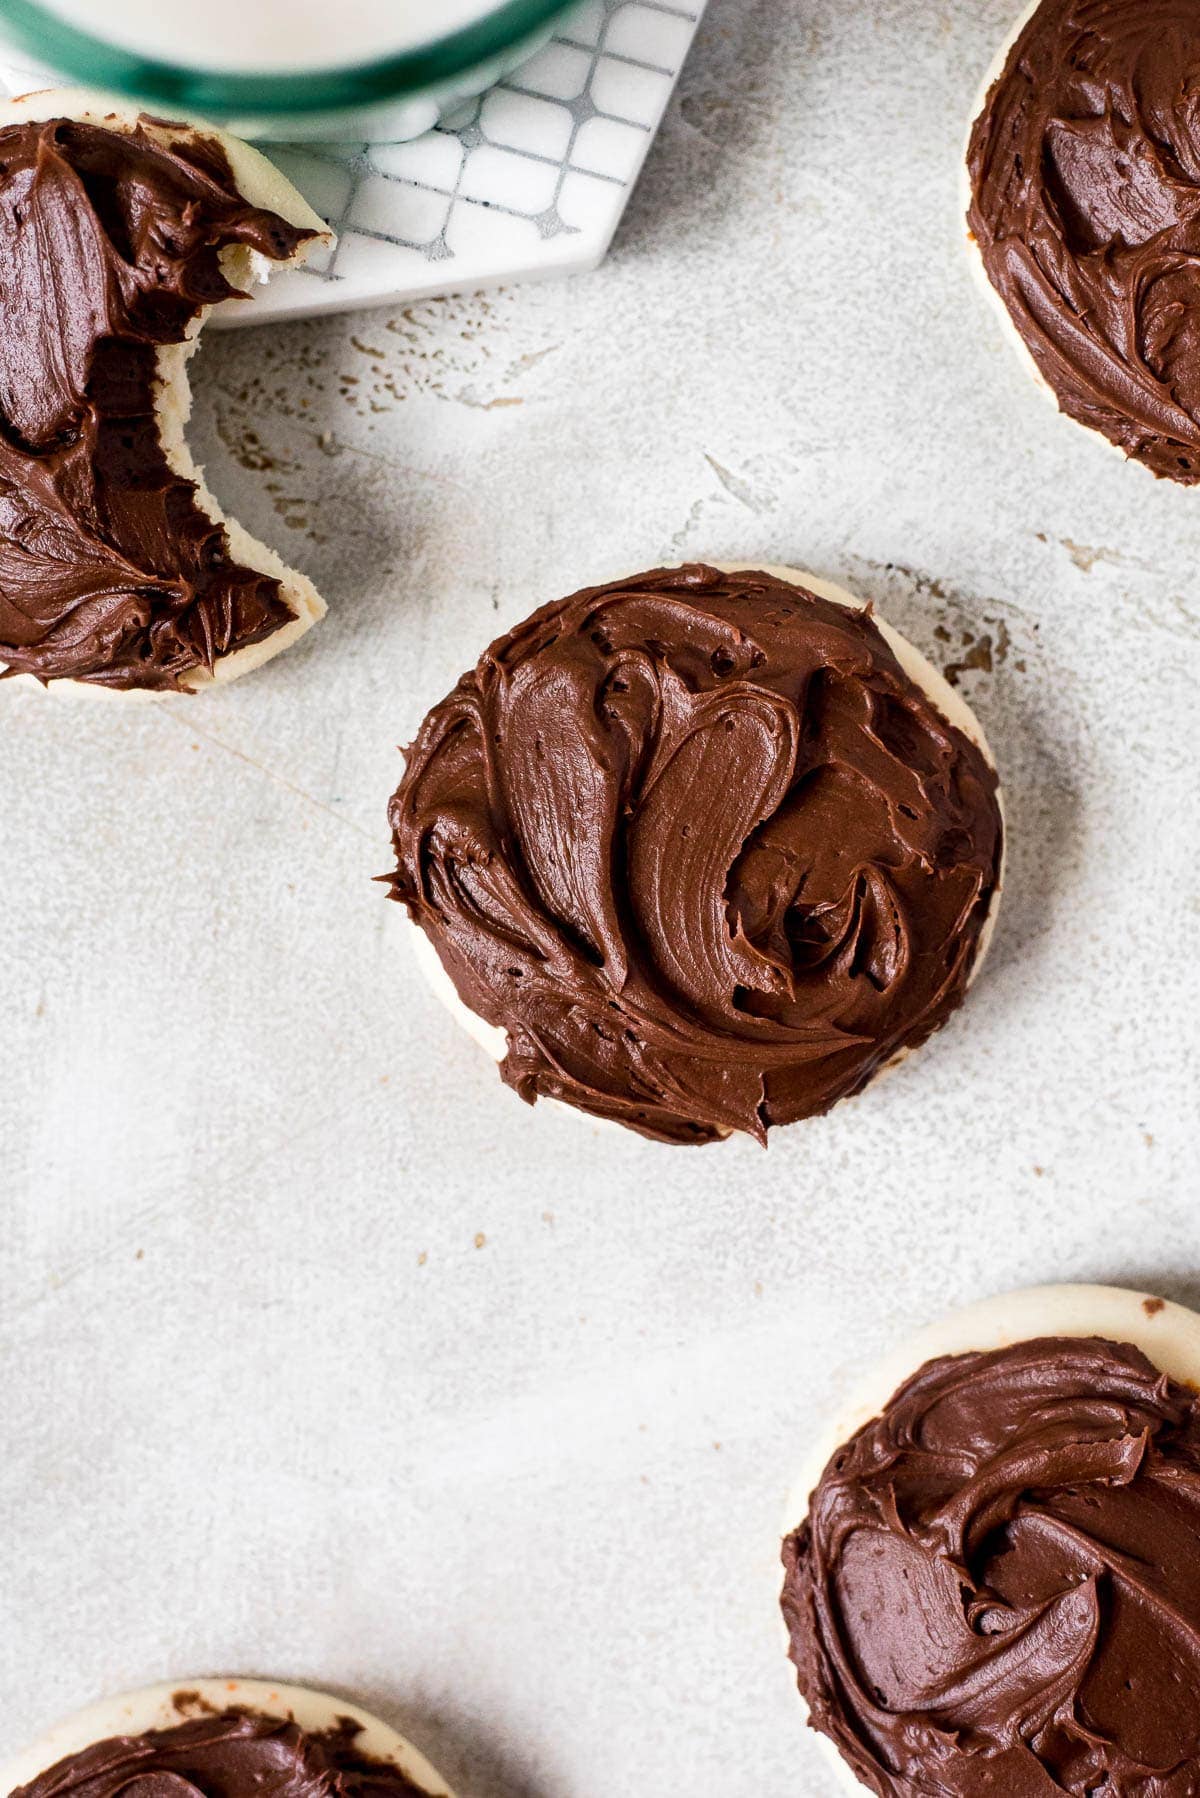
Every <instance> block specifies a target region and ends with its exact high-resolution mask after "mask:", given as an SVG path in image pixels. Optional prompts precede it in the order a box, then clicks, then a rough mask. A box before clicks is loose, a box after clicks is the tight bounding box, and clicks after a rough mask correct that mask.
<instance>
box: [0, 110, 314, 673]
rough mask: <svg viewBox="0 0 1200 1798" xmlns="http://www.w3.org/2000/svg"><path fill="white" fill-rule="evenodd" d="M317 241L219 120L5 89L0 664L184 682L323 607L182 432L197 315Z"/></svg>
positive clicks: (279, 179) (301, 623)
mask: <svg viewBox="0 0 1200 1798" xmlns="http://www.w3.org/2000/svg"><path fill="white" fill-rule="evenodd" d="M325 237H327V233H326V232H325V229H324V226H323V225H322V222H321V220H320V219H319V218H318V217H317V216H316V214H315V213H314V212H313V211H312V209H311V207H309V206H308V205H307V203H306V202H305V201H304V200H303V199H302V198H301V196H300V195H299V194H298V193H297V192H296V190H295V189H294V188H293V187H292V186H291V184H290V183H289V182H287V181H286V180H285V179H284V177H283V176H282V175H281V174H280V173H279V172H278V170H276V169H275V168H273V167H272V165H271V164H270V163H268V162H267V161H266V159H265V158H264V157H262V156H260V155H259V154H258V152H257V151H255V150H252V149H250V147H249V146H248V145H246V144H243V143H240V142H239V141H238V140H237V139H235V138H231V137H229V136H227V135H225V134H224V133H220V132H217V131H215V130H212V129H210V128H207V127H206V128H203V129H201V128H196V127H193V126H190V125H184V124H175V123H170V122H166V121H163V120H160V119H151V118H148V117H145V116H144V115H139V114H137V113H136V112H124V111H119V110H115V109H114V108H112V107H111V106H110V105H109V104H108V103H107V102H105V101H102V100H98V99H96V98H94V97H93V96H89V95H86V94H81V93H74V92H63V93H47V94H34V95H30V96H28V97H27V98H25V99H22V100H14V101H6V102H3V103H2V104H0V671H2V670H4V669H5V668H6V669H7V673H8V675H9V676H13V675H21V674H24V675H30V676H33V677H34V678H36V679H37V680H39V681H42V682H44V683H48V682H51V681H69V682H74V683H76V684H81V685H84V686H89V687H94V688H102V689H105V690H108V691H112V692H118V693H131V692H138V691H141V692H145V691H149V692H160V693H161V692H171V691H177V690H180V689H194V688H197V687H199V686H202V685H205V684H207V683H208V682H210V681H212V680H227V679H231V678H233V677H234V676H236V675H238V674H241V673H244V672H246V671H247V670H248V669H250V668H252V667H256V666H258V665H259V664H260V663H261V662H263V661H265V660H266V659H267V658H268V657H269V656H272V655H274V654H276V653H277V652H278V651H279V650H280V649H282V648H284V647H285V646H286V645H287V644H289V643H291V642H294V641H295V639H296V638H297V637H298V636H300V635H302V634H303V632H304V631H305V630H307V629H308V628H309V626H310V625H311V624H312V623H314V622H315V620H316V619H318V618H319V617H321V615H322V614H323V612H324V609H325V608H324V604H323V602H322V600H321V599H320V597H319V595H318V594H317V592H316V590H315V589H314V587H313V586H312V583H311V582H310V581H308V580H307V579H306V578H305V576H303V575H301V574H299V573H297V572H296V571H295V570H294V569H290V568H288V567H286V566H285V564H284V563H283V562H282V561H281V560H280V558H279V557H278V556H277V555H276V554H275V552H274V551H273V550H271V549H269V548H268V547H267V546H266V545H265V544H261V543H258V542H256V541H255V539H254V538H252V537H251V536H250V535H249V533H248V532H246V531H244V530H242V529H241V527H240V526H239V525H237V524H236V523H235V522H234V521H233V520H232V519H227V518H226V517H225V516H224V514H223V513H222V511H221V508H220V507H219V505H218V504H217V501H216V500H215V499H214V498H213V496H212V494H210V493H209V492H208V491H207V489H206V488H205V486H204V481H203V476H202V473H201V471H200V470H199V469H198V468H197V467H196V465H195V462H194V461H193V459H192V456H191V453H190V451H189V449H188V445H187V443H186V440H185V437H184V427H185V425H186V423H187V418H188V413H189V411H190V407H191V397H190V393H189V389H188V382H187V374H186V363H187V358H188V356H189V355H190V353H191V351H192V350H193V348H194V347H195V342H196V337H197V334H198V333H199V330H200V328H201V326H202V324H203V322H204V320H205V318H206V317H207V315H208V314H209V312H210V311H211V310H212V308H213V307H214V306H216V305H220V304H222V303H224V302H227V301H230V302H232V301H235V300H236V299H237V298H238V296H239V295H241V294H242V293H243V290H244V288H245V287H246V286H247V284H249V283H251V282H253V281H254V280H255V279H256V278H258V275H259V273H260V272H261V271H263V270H265V269H266V268H267V267H269V266H270V265H271V264H273V263H279V264H283V263H291V262H297V261H300V260H302V259H303V257H304V256H305V255H306V254H307V253H308V251H309V250H310V249H311V248H312V246H313V245H314V244H315V243H316V242H318V241H319V240H321V239H324V238H325Z"/></svg>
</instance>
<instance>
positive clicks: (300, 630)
mask: <svg viewBox="0 0 1200 1798" xmlns="http://www.w3.org/2000/svg"><path fill="white" fill-rule="evenodd" d="M59 118H69V119H76V120H78V121H80V122H81V123H85V124H93V125H100V126H103V127H105V128H106V129H108V130H110V131H132V130H133V129H134V127H135V126H136V125H137V124H138V123H139V120H140V114H139V112H138V110H137V109H136V107H130V106H128V105H127V104H117V103H114V102H112V101H110V100H109V99H108V98H107V97H106V96H104V95H103V94H93V93H89V92H88V91H87V90H86V89H84V88H64V89H47V90H46V91H45V92H43V93H37V94H25V95H23V96H22V97H21V98H20V99H18V100H4V101H0V129H2V128H3V127H4V126H5V125H10V124H20V123H32V122H36V121H41V120H47V119H59ZM143 124H144V129H145V130H146V132H147V133H148V135H150V136H151V137H153V138H155V139H157V140H158V141H159V142H161V143H164V144H168V143H178V142H180V140H181V139H185V138H186V137H187V136H188V130H181V129H180V128H179V127H178V126H175V127H168V126H165V125H159V124H154V123H149V122H144V121H143ZM189 129H190V130H191V131H192V133H193V134H194V135H196V136H203V137H206V138H215V139H216V140H217V141H218V142H219V143H220V145H221V147H222V149H223V150H224V151H225V154H226V156H227V157H228V159H229V166H230V168H231V169H232V170H233V175H234V180H235V182H236V184H237V188H238V191H239V192H240V193H241V195H242V197H243V198H244V199H245V200H246V201H247V202H248V203H249V204H250V205H251V206H256V207H260V208H261V209H263V210H264V211H268V212H274V213H276V214H277V215H278V216H279V217H280V218H282V219H285V220H286V221H287V223H288V224H290V225H294V226H296V227H297V228H298V229H300V230H303V231H312V232H314V233H316V234H317V235H316V236H314V237H312V238H309V239H308V241H307V242H305V243H303V244H301V245H300V247H299V249H298V251H297V252H296V255H295V256H294V257H292V258H290V259H289V261H288V262H287V263H286V264H283V263H280V264H276V263H272V262H270V261H269V260H268V259H267V258H266V257H264V256H260V255H259V254H258V252H257V251H255V250H250V249H247V248H246V247H245V246H243V245H240V244H235V245H233V246H232V247H230V248H229V249H227V250H225V251H224V252H223V254H222V258H221V265H222V270H223V272H224V274H225V275H226V277H227V279H228V280H229V281H230V282H232V284H233V286H235V287H237V288H240V289H242V290H245V289H247V288H249V287H252V286H253V285H254V284H255V283H261V282H263V281H265V280H266V279H267V278H268V276H269V275H270V273H271V271H272V270H273V269H274V268H276V267H284V266H286V267H294V266H296V265H297V264H299V263H301V262H303V261H304V260H305V258H306V257H307V256H308V255H309V254H310V253H311V252H312V251H313V250H314V249H316V248H317V247H318V246H319V245H322V244H327V243H328V242H329V232H328V231H327V229H326V227H325V223H324V220H322V219H320V218H319V217H318V216H317V214H316V213H315V212H314V211H313V209H312V207H311V206H310V205H309V204H308V202H307V200H305V199H304V198H303V197H302V196H301V195H300V194H299V193H298V192H297V191H296V189H295V188H294V187H293V186H292V184H291V182H290V181H288V180H286V179H285V177H284V176H283V175H281V174H280V172H279V170H278V169H277V168H275V166H274V165H273V164H272V163H270V162H268V161H267V159H266V157H265V156H263V155H261V154H260V153H259V152H258V151H257V150H255V149H252V148H251V146H250V145H249V144H245V143H243V142H242V141H241V139H240V138H236V137H230V136H229V134H228V132H225V131H221V130H219V129H218V128H217V127H216V126H212V125H200V124H197V125H195V126H193V127H190V128H189ZM222 303H223V304H225V305H230V306H239V305H244V304H245V303H246V302H245V301H242V300H229V301H225V302H222ZM216 310H217V308H216V307H213V306H206V307H204V308H203V309H202V310H201V311H200V312H199V313H198V314H197V316H196V318H195V319H194V320H193V322H192V325H191V327H190V329H189V332H188V336H187V339H186V340H185V341H184V342H183V343H172V344H164V345H162V346H160V348H159V349H158V350H157V351H156V352H155V355H156V363H157V369H158V391H157V395H156V399H155V415H156V417H157V420H158V427H159V437H160V440H161V443H162V447H163V453H164V455H165V456H166V459H167V462H168V464H169V465H170V467H171V469H172V470H173V471H174V473H175V474H177V475H179V476H180V478H181V479H183V480H185V481H189V482H191V483H192V484H193V485H194V486H195V488H196V504H197V505H198V506H199V507H200V509H201V511H202V512H206V513H207V514H208V516H209V517H210V518H211V519H212V520H213V522H214V523H215V524H219V525H221V526H222V527H223V528H224V531H225V534H226V537H227V538H228V541H229V552H230V555H231V556H232V558H233V560H234V561H235V562H238V563H240V564H241V565H242V566H243V567H245V568H254V569H256V570H257V571H258V572H259V573H260V574H265V575H268V576H270V578H271V579H273V580H277V581H278V582H279V584H280V588H281V590H282V594H283V598H284V600H285V602H286V603H287V605H288V606H289V607H290V608H291V610H292V611H293V612H294V613H295V617H294V619H293V621H292V622H291V623H290V624H285V625H283V626H282V627H281V628H280V629H279V630H277V631H275V632H273V633H272V635H271V636H269V637H267V638H264V640H263V641H262V642H261V643H251V644H249V645H247V646H246V647H245V648H244V649H237V650H234V652H233V654H232V655H227V656H222V657H221V658H220V660H219V661H217V662H216V663H215V665H214V667H213V671H212V673H211V675H210V674H209V673H208V672H207V670H204V669H199V670H196V671H195V672H193V673H191V674H187V675H185V676H184V677H183V681H182V685H183V686H184V688H185V689H186V690H188V691H189V692H199V691H201V689H203V688H204V687H209V686H213V685H215V684H216V683H217V682H224V681H231V680H237V679H238V677H239V676H240V675H243V674H249V673H250V671H251V670H252V669H254V668H261V667H262V665H263V663H264V662H269V661H270V659H271V657H272V656H276V655H278V654H279V652H280V651H281V650H283V649H287V648H288V646H289V645H290V644H292V643H295V642H296V640H297V639H298V638H299V637H302V636H303V635H304V633H305V631H307V630H310V629H311V628H312V626H313V625H314V624H315V623H316V622H317V620H318V619H320V618H323V617H324V616H325V602H324V600H323V599H322V598H321V596H320V594H319V593H318V592H317V590H316V588H315V587H314V586H313V584H312V582H311V581H310V580H309V579H308V577H307V575H303V574H300V573H299V572H298V571H297V570H296V569H294V568H289V567H288V566H287V564H286V563H285V562H284V561H283V560H282V559H281V558H280V557H279V556H278V555H277V554H276V553H275V551H274V550H273V549H271V548H270V547H269V546H268V545H267V544H265V543H260V542H259V541H258V539H257V538H256V537H252V536H251V535H250V533H249V532H248V531H247V530H245V529H243V527H242V526H241V525H240V524H238V522H237V520H236V519H234V518H229V517H227V516H226V514H225V513H224V512H223V511H222V509H221V506H220V503H219V501H218V500H217V499H216V497H215V495H214V494H212V493H211V492H210V491H209V489H208V487H207V486H206V485H205V481H204V470H203V469H202V468H200V467H199V466H198V464H197V463H196V461H195V458H194V457H193V455H192V452H191V449H190V447H189V445H188V443H187V439H186V435H185V432H186V428H187V422H188V419H189V418H190V416H191V410H192V393H191V387H190V384H189V382H188V370H187V365H188V361H189V359H190V358H191V356H192V355H193V354H194V353H195V350H196V348H197V344H198V341H199V337H200V332H201V330H202V329H203V326H204V324H205V322H206V320H207V319H208V318H209V317H210V315H211V314H212V313H213V312H214V311H216ZM2 666H3V664H2V663H0V667H2ZM16 678H17V679H19V680H21V681H22V682H23V683H25V684H26V685H36V686H40V685H41V683H40V682H38V681H36V680H35V678H34V676H33V675H29V674H27V675H19V676H17V677H16ZM46 690H47V691H49V692H53V693H55V694H63V693H68V694H70V695H72V696H74V695H76V694H89V695H92V696H94V697H100V698H103V699H123V700H130V699H137V700H143V701H144V700H147V699H161V698H162V697H163V694H162V692H161V691H160V690H157V689H145V688H128V689H126V688H119V687H99V686H95V685H93V684H92V683H90V682H88V681H78V680H70V679H64V680H52V681H51V682H50V683H49V687H48V688H47V689H46Z"/></svg>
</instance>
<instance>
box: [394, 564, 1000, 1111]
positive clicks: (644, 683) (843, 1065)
mask: <svg viewBox="0 0 1200 1798" xmlns="http://www.w3.org/2000/svg"><path fill="white" fill-rule="evenodd" d="M390 820H391V825H392V832H393V840H394V845H395V851H396V859H397V868H396V872H395V874H394V875H393V876H392V877H391V884H392V890H393V893H394V896H395V897H396V898H398V899H400V900H402V901H403V902H404V904H405V905H406V906H407V907H408V910H409V912H410V914H411V916H412V918H413V919H414V920H415V922H416V923H417V924H418V925H420V926H421V928H422V929H424V930H425V931H427V932H428V934H429V936H430V938H431V939H432V941H433V943H434V945H435V947H436V949H437V952H438V954H439V956H440V957H441V960H442V963H443V965H444V966H445V968H446V970H447V972H448V973H449V975H450V978H451V979H452V981H453V983H454V985H455V987H456V989H457V991H458V994H459V996H460V998H461V999H462V1000H463V1001H464V1003H465V1004H466V1005H467V1007H468V1008H469V1009H470V1010H471V1011H472V1012H474V1013H476V1014H477V1015H479V1016H481V1017H483V1018H485V1019H486V1020H488V1022H490V1023H492V1024H494V1025H498V1026H501V1027H502V1028H503V1029H504V1030H505V1031H506V1032H507V1039H508V1053H507V1058H506V1059H505V1061H504V1064H503V1069H502V1072H503V1076H504V1078H505V1080H506V1081H508V1083H509V1084H510V1085H511V1086H513V1087H515V1088H516V1090H517V1091H518V1092H519V1093H520V1094H521V1095H522V1097H524V1098H526V1099H527V1100H529V1101H530V1102H532V1101H533V1100H534V1099H536V1098H537V1097H538V1096H539V1095H545V1096H549V1097H553V1098H557V1099H564V1100H566V1101H568V1102H569V1103H571V1104H573V1105H576V1106H579V1107H581V1108H582V1109H583V1110H585V1111H589V1112H592V1113H595V1114H596V1115H598V1116H601V1117H607V1118H612V1119H616V1120H618V1121H619V1122H621V1123H624V1124H627V1125H629V1126H631V1127H632V1128H634V1129H636V1130H640V1131H641V1132H643V1133H644V1134H645V1135H647V1136H651V1137H656V1138H659V1139H661V1140H663V1141H668V1142H679V1143H691V1142H709V1141H711V1140H713V1139H714V1138H717V1137H720V1136H724V1135H727V1134H728V1133H729V1132H731V1131H734V1130H743V1131H748V1132H750V1133H751V1134H752V1135H754V1136H756V1137H758V1138H759V1139H760V1140H765V1137H766V1132H767V1129H768V1127H769V1126H770V1125H773V1124H783V1123H789V1122H791V1121H793V1120H794V1119H796V1118H801V1117H805V1116H808V1115H811V1114H812V1113H815V1112H820V1111H824V1110H826V1109H827V1108H828V1107H829V1106H830V1105H832V1104H834V1103H835V1101H836V1100H838V1099H841V1098H843V1097H845V1096H846V1095H847V1094H849V1093H853V1092H855V1091H857V1090H858V1089H859V1088H860V1087H861V1086H863V1085H864V1084H865V1083H866V1081H868V1080H869V1079H870V1077H871V1075H872V1074H873V1073H875V1071H876V1070H877V1069H878V1068H880V1067H882V1066H883V1065H884V1064H885V1063H886V1062H888V1061H890V1060H891V1059H892V1058H893V1057H894V1056H895V1055H896V1054H897V1053H898V1052H899V1051H900V1050H902V1049H905V1048H909V1047H911V1046H913V1045H914V1044H916V1043H919V1042H921V1041H922V1040H923V1039H924V1038H925V1037H927V1036H928V1035H929V1034H930V1032H931V1031H933V1030H935V1029H936V1028H937V1027H938V1025H939V1024H941V1023H942V1022H943V1021H944V1020H945V1018H946V1017H947V1016H948V1014H949V1013H950V1012H951V1011H952V1010H953V1009H954V1007H955V1006H956V1005H957V1004H958V1003H959V1001H960V999H961V998H962V996H963V993H964V991H965V988H966V985H967V981H968V978H969V975H970V972H971V968H972V964H973V962H974V960H975V956H976V953H977V950H978V947H979V942H980V934H981V932H982V930H983V927H984V924H985V921H986V919H987V916H988V912H989V909H990V907H991V904H992V901H993V898H994V896H995V893H996V889H997V882H998V878H999V869H1000V858H1001V822H1000V814H999V809H998V803H997V792H996V778H995V774H994V772H993V770H992V768H991V766H990V765H989V763H988V762H987V760H986V759H985V757H984V755H983V754H982V753H981V751H980V750H979V749H978V748H977V747H976V745H975V744H974V743H973V742H972V741H970V740H969V739H968V738H967V737H966V736H965V735H964V734H963V733H962V732H961V731H960V730H958V729H956V728H955V727H954V726H952V725H951V724H949V723H947V722H946V720H945V719H944V718H943V717H942V716H941V714H940V713H939V712H938V710H937V709H936V707H935V706H934V705H933V704H932V703H931V701H930V700H929V699H928V698H927V696H926V695H925V693H924V692H923V691H922V690H921V688H920V687H918V686H917V685H916V684H915V682H914V681H913V680H912V679H910V678H909V676H908V675H907V674H906V673H905V672H904V670H903V669H902V668H901V667H900V664H899V663H898V662H897V660H896V657H895V656H894V655H893V653H892V651H891V649H890V648H889V646H888V644H887V642H886V641H885V639H884V637H883V635H882V634H881V632H880V630H879V628H878V626H877V625H876V624H875V622H874V621H873V619H872V618H871V616H870V612H869V609H864V610H862V611H857V610H853V609H850V608H848V607H846V606H843V605H840V604H837V603H836V602H834V601H832V600H829V599H825V598H819V597H817V595H815V594H813V593H810V592H808V591H806V590H805V589H803V588H801V587H798V586H795V585H792V584H790V583H789V582H787V581H784V580H780V579H777V578H775V577H773V576H772V575H769V574H764V573H758V572H750V573H743V574H724V573H720V572H719V571H718V570H716V569H714V568H707V567H701V566H695V567H687V568H682V569H660V570H657V571H655V572H653V573H649V574H644V575H640V576H637V577H636V578H634V579H631V580H627V581H619V582H616V583H614V584H612V585H611V586H606V587H598V588H593V589H589V590H587V591H585V592H582V593H577V594H575V595H573V596H572V597H571V598H569V599H566V600H563V601H562V602H560V603H559V604H556V605H550V606H546V607H544V608H543V609H542V610H541V611H539V612H536V613H535V614H534V615H533V616H532V617H531V618H530V619H528V620H527V621H526V622H525V623H524V624H522V625H520V626H519V627H518V628H517V629H516V630H514V631H512V632H511V633H510V634H509V635H508V636H507V637H503V638H501V639H500V640H499V641H498V642H496V643H494V644H493V645H492V646H491V648H490V649H489V650H488V651H487V652H486V654H485V655H484V656H483V657H482V658H481V660H480V662H479V664H478V666H477V667H476V668H475V669H474V670H473V671H472V672H471V673H470V674H467V675H464V676H463V678H462V679H461V680H460V681H459V683H458V685H457V687H456V688H455V689H454V691H453V693H451V694H450V695H449V697H448V698H447V699H445V700H443V701H442V703H441V704H440V705H438V706H435V707H434V709H433V711H432V712H431V713H430V714H429V716H428V717H427V718H426V720H425V722H424V724H423V725H422V727H421V730H420V733H419V735H418V737H417V740H416V742H415V743H414V744H413V746H412V748H411V749H410V750H409V752H408V768H407V772H406V774H405V777H404V780H403V782H402V783H401V786H400V788H399V790H398V792H397V793H396V795H395V797H394V799H393V801H392V805H391V810H390Z"/></svg>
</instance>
